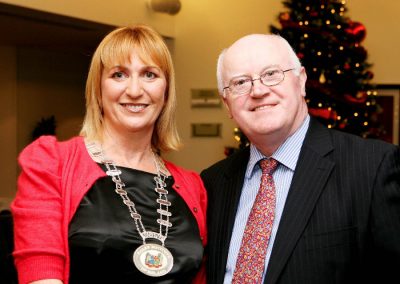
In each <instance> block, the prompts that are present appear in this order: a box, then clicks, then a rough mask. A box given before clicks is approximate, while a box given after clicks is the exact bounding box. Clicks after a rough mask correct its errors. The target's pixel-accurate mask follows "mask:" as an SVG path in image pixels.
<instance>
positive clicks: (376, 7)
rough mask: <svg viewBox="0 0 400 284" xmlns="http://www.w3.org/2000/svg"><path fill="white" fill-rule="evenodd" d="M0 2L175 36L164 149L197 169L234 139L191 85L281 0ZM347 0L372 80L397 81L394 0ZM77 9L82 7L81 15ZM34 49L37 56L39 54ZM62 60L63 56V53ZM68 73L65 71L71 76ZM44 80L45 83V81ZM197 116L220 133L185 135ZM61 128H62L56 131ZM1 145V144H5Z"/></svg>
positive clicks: (0, 123) (0, 71) (11, 144)
mask: <svg viewBox="0 0 400 284" xmlns="http://www.w3.org/2000/svg"><path fill="white" fill-rule="evenodd" d="M2 2H5V3H10V4H16V5H22V6H25V7H29V8H35V9H40V10H44V11H49V12H55V13H60V14H63V15H68V16H72V17H78V18H83V17H84V18H85V19H88V20H93V21H98V22H102V23H108V24H113V25H124V24H129V23H133V22H144V23H148V24H151V25H153V26H155V27H156V28H157V29H158V30H159V31H160V32H161V33H162V34H163V35H165V36H171V37H174V42H172V41H170V46H171V47H173V57H174V61H175V67H176V71H177V72H176V73H177V89H178V96H179V107H178V126H179V131H180V133H181V134H182V138H183V142H184V143H185V148H184V149H183V150H182V151H180V152H177V153H171V154H168V155H167V158H169V159H171V160H172V161H173V162H176V163H178V164H180V165H182V166H185V167H187V168H190V169H194V170H197V171H200V170H201V169H203V168H205V167H206V166H208V165H210V164H211V163H213V162H215V161H217V160H219V159H222V158H224V153H223V152H224V147H225V146H235V145H236V142H235V141H234V139H233V128H234V123H233V122H232V121H231V120H230V119H229V118H228V116H227V114H226V111H225V109H224V108H223V107H222V108H221V109H191V108H190V97H189V96H190V89H191V88H214V87H215V86H216V80H215V64H216V59H217V56H218V54H219V52H220V51H221V50H222V49H223V48H225V47H227V46H228V45H230V44H231V43H232V42H233V41H234V40H236V39H237V38H239V37H241V36H243V35H245V34H247V33H265V32H268V26H269V24H271V23H272V22H274V21H275V19H276V17H277V15H278V14H279V12H281V11H283V6H282V4H281V1H276V0H248V1H238V0H220V1H212V0H202V1H196V0H181V2H182V10H181V11H180V13H179V14H178V15H176V16H169V15H161V14H157V13H152V12H149V11H148V10H147V8H146V0H136V1H132V0H121V1H119V2H118V4H117V5H116V4H114V3H115V2H108V1H97V0H85V1H77V0H69V1H66V0H64V1H62V0H59V1H53V0H35V1H31V0H8V1H2ZM347 2H348V3H347V4H348V5H347V6H348V8H349V12H348V16H349V17H350V18H351V19H352V20H354V21H359V22H361V23H363V24H364V25H365V26H366V28H367V37H366V40H365V42H364V46H365V48H366V49H367V51H368V53H369V61H370V62H371V63H373V64H374V66H373V69H372V71H373V72H374V74H375V78H374V81H375V82H376V83H391V84H396V83H397V84H400V76H399V71H398V66H400V57H399V56H398V51H399V50H400V29H398V28H397V26H398V20H397V18H398V15H397V14H398V11H399V10H400V1H397V0H387V1H385V4H384V5H383V4H382V2H379V1H375V0H363V1H356V0H349V1H347ZM82 11H84V12H85V13H84V14H83V13H82ZM110 11H112V12H110ZM15 53H16V51H15V50H13V48H8V47H0V64H1V65H0V66H1V68H0V75H1V76H0V80H1V84H0V95H1V96H2V102H4V103H5V104H6V105H8V106H10V108H2V109H3V110H2V112H1V115H0V139H1V140H0V141H2V145H3V146H2V147H0V148H2V149H1V150H0V151H3V152H1V153H0V154H1V157H8V161H11V162H10V163H9V164H10V166H9V167H7V169H6V170H3V168H4V166H2V170H1V171H0V178H1V180H3V181H7V180H8V182H7V185H6V186H5V188H7V190H6V191H5V194H3V192H4V190H3V189H2V190H1V193H0V196H4V195H7V196H11V195H12V192H13V190H14V188H15V179H14V177H15V175H16V164H13V162H14V161H15V158H14V157H15V156H16V152H17V146H16V141H17V140H16V135H17V133H16V124H17V121H16V113H15V112H13V111H12V110H15V109H16V103H17V102H16V99H15V97H14V96H13V95H14V94H15V93H16V78H15V76H16V75H15V74H14V72H16V63H15V62H14V61H15V56H14V55H15ZM20 55H21V56H22V57H23V58H25V59H24V60H33V59H28V58H27V57H29V56H28V55H29V54H28V53H26V52H24V51H23V52H22V53H20ZM38 56H40V55H39V54H38ZM13 58H14V59H13ZM64 60H66V61H68V60H67V59H65V58H64ZM30 63H31V64H37V65H38V66H40V65H41V64H42V62H41V61H37V62H36V63H35V62H33V61H30ZM48 64H50V62H49V63H48ZM19 65H20V66H24V64H23V62H22V61H21V62H19ZM4 66H7V68H4ZM68 70H69V71H68ZM29 72H32V73H35V72H36V69H29V70H28V69H26V70H25V71H22V73H19V76H20V78H25V79H26V80H25V79H24V85H21V86H20V87H21V89H20V92H19V94H21V96H25V97H24V100H26V104H25V106H30V104H32V107H30V108H27V107H25V108H24V110H23V111H24V112H27V113H22V112H20V113H18V115H22V116H23V117H24V119H26V120H29V121H32V123H33V122H34V121H36V120H34V119H31V115H32V114H28V113H29V112H35V113H36V114H35V115H36V116H35V118H38V117H39V118H40V116H39V114H38V112H37V111H36V110H33V109H34V108H33V106H34V105H35V104H38V106H37V107H38V110H41V111H43V115H45V114H47V113H50V112H49V111H48V110H47V109H46V108H43V109H41V108H40V107H41V106H40V105H41V104H39V102H38V101H34V100H32V98H31V97H29V96H28V94H30V92H31V91H32V90H33V89H32V88H31V87H32V86H29V80H28V78H29V76H31V77H34V76H39V75H38V74H28V73H29ZM41 72H44V73H43V74H44V75H46V74H47V75H48V80H49V81H51V80H53V79H54V76H56V74H49V73H48V70H47V71H46V70H42V71H41ZM46 72H47V73H46ZM64 72H73V69H72V70H71V69H65V70H64ZM13 74H14V75H13ZM43 74H42V75H43ZM75 75H76V74H72V76H73V77H74V76H75ZM45 79H46V78H44V79H40V80H39V81H40V84H39V88H40V89H39V90H40V92H41V91H43V90H42V89H41V88H42V87H41V86H44V84H45V83H46V81H45ZM50 79H51V80H50ZM61 81H62V80H61ZM61 81H60V84H61V85H62V86H63V87H64V88H67V86H69V85H70V83H71V82H61ZM3 82H4V83H3ZM50 85H52V83H51V82H50ZM20 87H18V88H20ZM36 87H37V86H35V88H36ZM64 88H63V90H59V91H57V90H55V89H54V88H53V91H54V92H53V91H49V90H48V91H46V93H45V94H43V97H42V98H43V100H47V99H49V100H55V97H52V96H55V95H56V94H58V95H65V94H66V91H65V89H64ZM71 88H72V89H74V90H76V89H75V87H72V86H71ZM40 92H39V93H40ZM74 92H76V91H74ZM22 102H23V101H19V104H18V105H19V106H21V107H23V106H22V105H20V103H22ZM28 102H29V104H28ZM71 102H72V101H71ZM64 103H65V105H67V107H68V108H69V109H70V110H73V109H74V105H75V103H72V105H71V104H69V102H68V101H67V102H65V101H59V105H60V108H62V107H64ZM35 108H36V106H35ZM8 110H10V111H8ZM197 122H198V123H213V122H219V123H222V136H221V137H220V138H192V137H191V134H190V124H191V123H197ZM20 123H21V122H18V125H20V126H21V124H20ZM77 123H78V121H77V119H76V118H72V117H63V118H62V122H61V121H60V125H59V129H60V135H63V136H68V134H70V133H72V132H73V129H72V128H74V127H75V125H76V124H77ZM14 126H15V127H14ZM21 127H22V126H21ZM31 127H32V125H30V126H29V129H31ZM64 127H65V130H62V131H61V129H63V128H64ZM18 133H20V134H19V135H21V136H23V135H25V136H24V139H27V137H26V133H28V129H25V130H24V131H22V130H21V128H19V131H18ZM22 133H25V134H22ZM3 141H5V142H3ZM3 143H5V144H3ZM4 145H6V146H7V147H4ZM20 146H21V145H19V146H18V148H19V147H20Z"/></svg>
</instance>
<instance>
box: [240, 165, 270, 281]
mask: <svg viewBox="0 0 400 284" xmlns="http://www.w3.org/2000/svg"><path fill="white" fill-rule="evenodd" d="M277 165H278V162H277V161H276V160H274V159H272V158H271V159H264V160H261V161H260V167H261V169H262V176H261V184H260V189H259V190H258V193H257V197H256V200H255V201H254V204H253V207H252V209H251V212H250V215H249V218H248V219H247V224H246V228H245V230H244V234H243V239H242V244H241V246H240V250H239V255H238V259H237V261H236V268H235V272H234V273H233V280H232V283H234V284H239V283H254V284H256V283H261V280H262V275H263V271H264V261H265V256H266V253H267V247H268V242H269V237H270V236H271V231H272V225H273V224H274V217H275V199H276V197H275V184H274V180H273V179H272V173H273V172H274V170H275V169H276V167H277Z"/></svg>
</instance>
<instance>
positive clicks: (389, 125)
mask: <svg viewBox="0 0 400 284" xmlns="http://www.w3.org/2000/svg"><path fill="white" fill-rule="evenodd" d="M375 92H376V102H377V103H378V104H379V106H380V107H381V108H382V113H380V114H379V120H381V121H382V124H383V125H384V127H385V131H386V135H385V137H383V140H385V141H387V142H390V143H393V144H396V145H399V137H400V85H399V84H377V85H376V88H375Z"/></svg>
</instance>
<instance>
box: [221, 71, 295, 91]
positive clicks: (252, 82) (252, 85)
mask: <svg viewBox="0 0 400 284" xmlns="http://www.w3.org/2000/svg"><path fill="white" fill-rule="evenodd" d="M277 69H278V70H280V71H281V72H282V74H283V77H282V80H280V81H279V82H278V83H276V84H272V85H267V84H265V83H264V82H263V81H262V80H261V78H262V75H259V77H258V78H255V79H253V78H251V77H250V76H247V77H248V78H250V83H251V88H250V89H249V91H248V92H246V93H243V94H239V95H235V97H240V96H243V95H246V94H249V93H251V91H252V89H253V87H254V81H257V80H260V83H261V84H263V85H264V86H267V87H273V86H277V85H279V84H280V83H282V82H283V81H284V80H285V73H286V72H288V71H292V70H296V69H297V68H289V69H286V70H282V69H280V68H277ZM265 70H267V68H266V69H265ZM243 77H246V76H243ZM231 81H232V79H231ZM231 81H230V82H229V85H228V86H226V87H224V88H223V89H222V91H223V92H225V90H226V89H229V90H230V93H232V90H231V89H230V88H231V86H230V85H231Z"/></svg>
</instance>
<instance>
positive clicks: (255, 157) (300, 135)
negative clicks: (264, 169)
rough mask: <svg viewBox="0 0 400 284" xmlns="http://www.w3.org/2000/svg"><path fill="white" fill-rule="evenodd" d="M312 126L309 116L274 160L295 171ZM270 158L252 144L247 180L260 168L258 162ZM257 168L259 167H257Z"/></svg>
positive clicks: (284, 143)
mask: <svg viewBox="0 0 400 284" xmlns="http://www.w3.org/2000/svg"><path fill="white" fill-rule="evenodd" d="M309 124H310V116H309V115H307V116H306V118H305V119H304V121H303V123H302V124H301V126H300V127H299V128H298V129H297V130H296V132H295V133H293V135H291V136H289V137H288V138H287V139H286V140H285V142H283V144H282V145H281V146H279V148H278V149H277V150H276V151H275V152H274V153H273V154H272V156H271V157H272V158H274V159H275V160H277V161H278V162H279V163H280V164H282V165H284V166H286V167H287V168H289V169H290V170H292V171H294V170H295V168H296V164H297V160H298V159H299V155H300V150H301V146H302V145H303V141H304V138H305V136H306V133H307V130H308V126H309ZM265 158H269V157H266V156H264V155H263V154H262V153H261V152H260V151H259V150H258V149H257V148H256V146H254V145H253V144H250V158H249V161H248V163H247V169H246V178H250V177H251V176H252V175H253V173H254V172H255V170H256V169H258V168H259V166H258V164H257V163H258V161H260V160H261V159H265ZM256 166H257V167H256Z"/></svg>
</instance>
